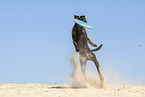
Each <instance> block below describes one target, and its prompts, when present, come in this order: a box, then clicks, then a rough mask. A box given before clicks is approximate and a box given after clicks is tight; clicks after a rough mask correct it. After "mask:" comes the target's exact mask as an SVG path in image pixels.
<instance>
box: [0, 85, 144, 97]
mask: <svg viewBox="0 0 145 97" xmlns="http://www.w3.org/2000/svg"><path fill="white" fill-rule="evenodd" d="M0 97H145V86H120V87H104V88H72V87H71V86H70V85H47V84H0Z"/></svg>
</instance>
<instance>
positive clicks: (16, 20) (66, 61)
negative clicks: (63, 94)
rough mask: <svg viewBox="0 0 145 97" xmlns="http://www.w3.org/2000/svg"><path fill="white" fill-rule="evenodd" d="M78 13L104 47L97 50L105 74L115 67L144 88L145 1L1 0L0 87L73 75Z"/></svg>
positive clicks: (45, 82) (48, 80) (94, 40)
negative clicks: (72, 34) (73, 37)
mask: <svg viewBox="0 0 145 97" xmlns="http://www.w3.org/2000/svg"><path fill="white" fill-rule="evenodd" d="M75 14H76V15H86V18H87V20H88V23H89V24H90V25H92V26H93V27H94V30H93V31H90V30H87V33H88V37H89V38H90V39H91V40H92V41H93V42H94V43H96V44H97V45H100V44H101V43H102V44H103V47H102V49H101V50H100V51H98V52H95V54H96V56H97V58H98V61H99V63H100V69H101V71H102V74H103V73H105V72H106V70H108V71H111V70H112V68H113V69H114V70H115V71H117V73H119V74H120V75H121V76H122V78H123V79H124V80H126V81H127V82H131V84H134V85H145V1H144V0H23V1H22V0H1V1H0V83H44V84H54V83H55V82H57V83H64V81H65V80H66V79H68V78H69V77H70V75H71V73H72V67H71V63H70V59H71V57H72V56H73V53H74V52H75V49H74V46H73V44H72V37H71V30H72V27H73V25H74V19H73V16H74V15H75ZM140 45H141V46H140ZM90 47H91V46H90ZM91 48H92V47H91ZM91 65H92V67H93V66H94V65H93V63H92V64H91ZM93 68H95V67H93ZM110 68H111V69H110ZM96 73H97V72H96ZM110 77H111V76H110Z"/></svg>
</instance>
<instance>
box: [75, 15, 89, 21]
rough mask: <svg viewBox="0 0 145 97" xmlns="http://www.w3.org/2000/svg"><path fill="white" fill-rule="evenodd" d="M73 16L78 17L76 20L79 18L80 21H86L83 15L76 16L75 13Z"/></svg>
mask: <svg viewBox="0 0 145 97" xmlns="http://www.w3.org/2000/svg"><path fill="white" fill-rule="evenodd" d="M74 18H75V19H78V20H81V21H84V22H86V23H87V20H86V17H85V16H84V15H82V16H80V17H79V16H77V15H74Z"/></svg>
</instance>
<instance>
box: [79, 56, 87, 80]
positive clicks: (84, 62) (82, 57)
mask: <svg viewBox="0 0 145 97" xmlns="http://www.w3.org/2000/svg"><path fill="white" fill-rule="evenodd" d="M80 63H81V70H82V73H83V76H84V79H85V80H87V77H86V74H85V67H86V63H87V58H86V57H84V56H81V55H80Z"/></svg>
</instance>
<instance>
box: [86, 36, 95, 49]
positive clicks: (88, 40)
mask: <svg viewBox="0 0 145 97" xmlns="http://www.w3.org/2000/svg"><path fill="white" fill-rule="evenodd" d="M87 42H88V43H89V44H91V45H92V46H94V47H97V45H96V44H94V43H93V42H91V40H90V39H89V38H87Z"/></svg>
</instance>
